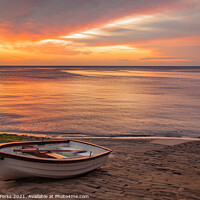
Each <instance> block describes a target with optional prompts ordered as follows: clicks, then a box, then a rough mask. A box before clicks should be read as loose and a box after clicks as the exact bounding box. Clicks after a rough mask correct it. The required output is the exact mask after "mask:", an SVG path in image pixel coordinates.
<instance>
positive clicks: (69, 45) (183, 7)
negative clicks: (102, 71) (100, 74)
mask: <svg viewBox="0 0 200 200" xmlns="http://www.w3.org/2000/svg"><path fill="white" fill-rule="evenodd" d="M199 54H200V0H0V65H66V66H68V65H69V66H75V65H86V66H87V65H89V66H90V65H95V66H97V65H112V66H115V65H118V66H124V65H126V66H135V65H136V66H140V65H164V66H166V65H186V66H191V65H200V56H199Z"/></svg>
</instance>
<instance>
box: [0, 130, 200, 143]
mask: <svg viewBox="0 0 200 200" xmlns="http://www.w3.org/2000/svg"><path fill="white" fill-rule="evenodd" d="M1 134H5V135H17V136H27V137H36V138H48V139H65V138H73V139H75V138H78V139H122V140H123V139H125V140H127V139H169V140H170V139H172V140H173V139H177V140H179V139H180V140H190V141H200V138H199V137H198V138H196V137H185V136H182V137H176V136H168V137H167V136H165V137H164V136H144V135H143V136H140V135H136V136H130V137H129V136H121V135H120V136H85V135H73V134H69V135H68V134H49V135H47V134H39V133H38V134H35V133H16V132H1V131H0V135H1Z"/></svg>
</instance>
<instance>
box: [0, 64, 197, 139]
mask: <svg viewBox="0 0 200 200" xmlns="http://www.w3.org/2000/svg"><path fill="white" fill-rule="evenodd" d="M199 97H200V69H198V68H195V69H194V68H188V69H187V68H183V69H182V68H180V69H171V68H170V70H163V68H158V67H157V68H155V69H152V68H149V69H148V68H145V69H144V68H143V69H141V70H140V69H139V68H130V67H129V68H125V67H124V68H105V67H103V68H97V67H93V68H86V67H85V68H72V67H71V68H69V67H68V68H64V67H62V68H61V67H60V68H59V67H57V68H56V67H55V68H42V67H40V68H39V67H35V68H32V67H26V68H25V67H24V68H13V67H12V68H9V67H1V68H0V115H1V118H0V131H1V132H32V133H37V132H39V133H47V134H48V133H50V134H51V133H52V134H53V133H56V134H62V133H70V134H82V135H87V136H102V135H107V136H112V135H118V136H121V135H122V136H133V135H153V136H187V137H198V136H200V135H199V130H200V124H199V121H200V101H199Z"/></svg>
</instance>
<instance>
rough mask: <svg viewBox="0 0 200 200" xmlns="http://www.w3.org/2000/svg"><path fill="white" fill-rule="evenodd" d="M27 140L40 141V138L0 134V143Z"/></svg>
mask: <svg viewBox="0 0 200 200" xmlns="http://www.w3.org/2000/svg"><path fill="white" fill-rule="evenodd" d="M28 140H33V141H34V140H42V137H35V136H27V135H15V134H4V133H3V134H0V142H17V141H28Z"/></svg>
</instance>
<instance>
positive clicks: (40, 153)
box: [14, 146, 87, 159]
mask: <svg viewBox="0 0 200 200" xmlns="http://www.w3.org/2000/svg"><path fill="white" fill-rule="evenodd" d="M14 151H18V152H22V153H27V154H30V155H33V156H37V157H41V158H55V159H65V158H67V156H64V155H61V154H58V153H55V152H72V153H85V152H87V151H85V150H70V149H69V150H62V149H52V150H39V149H38V148H36V147H34V146H23V147H22V148H21V149H15V150H14Z"/></svg>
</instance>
